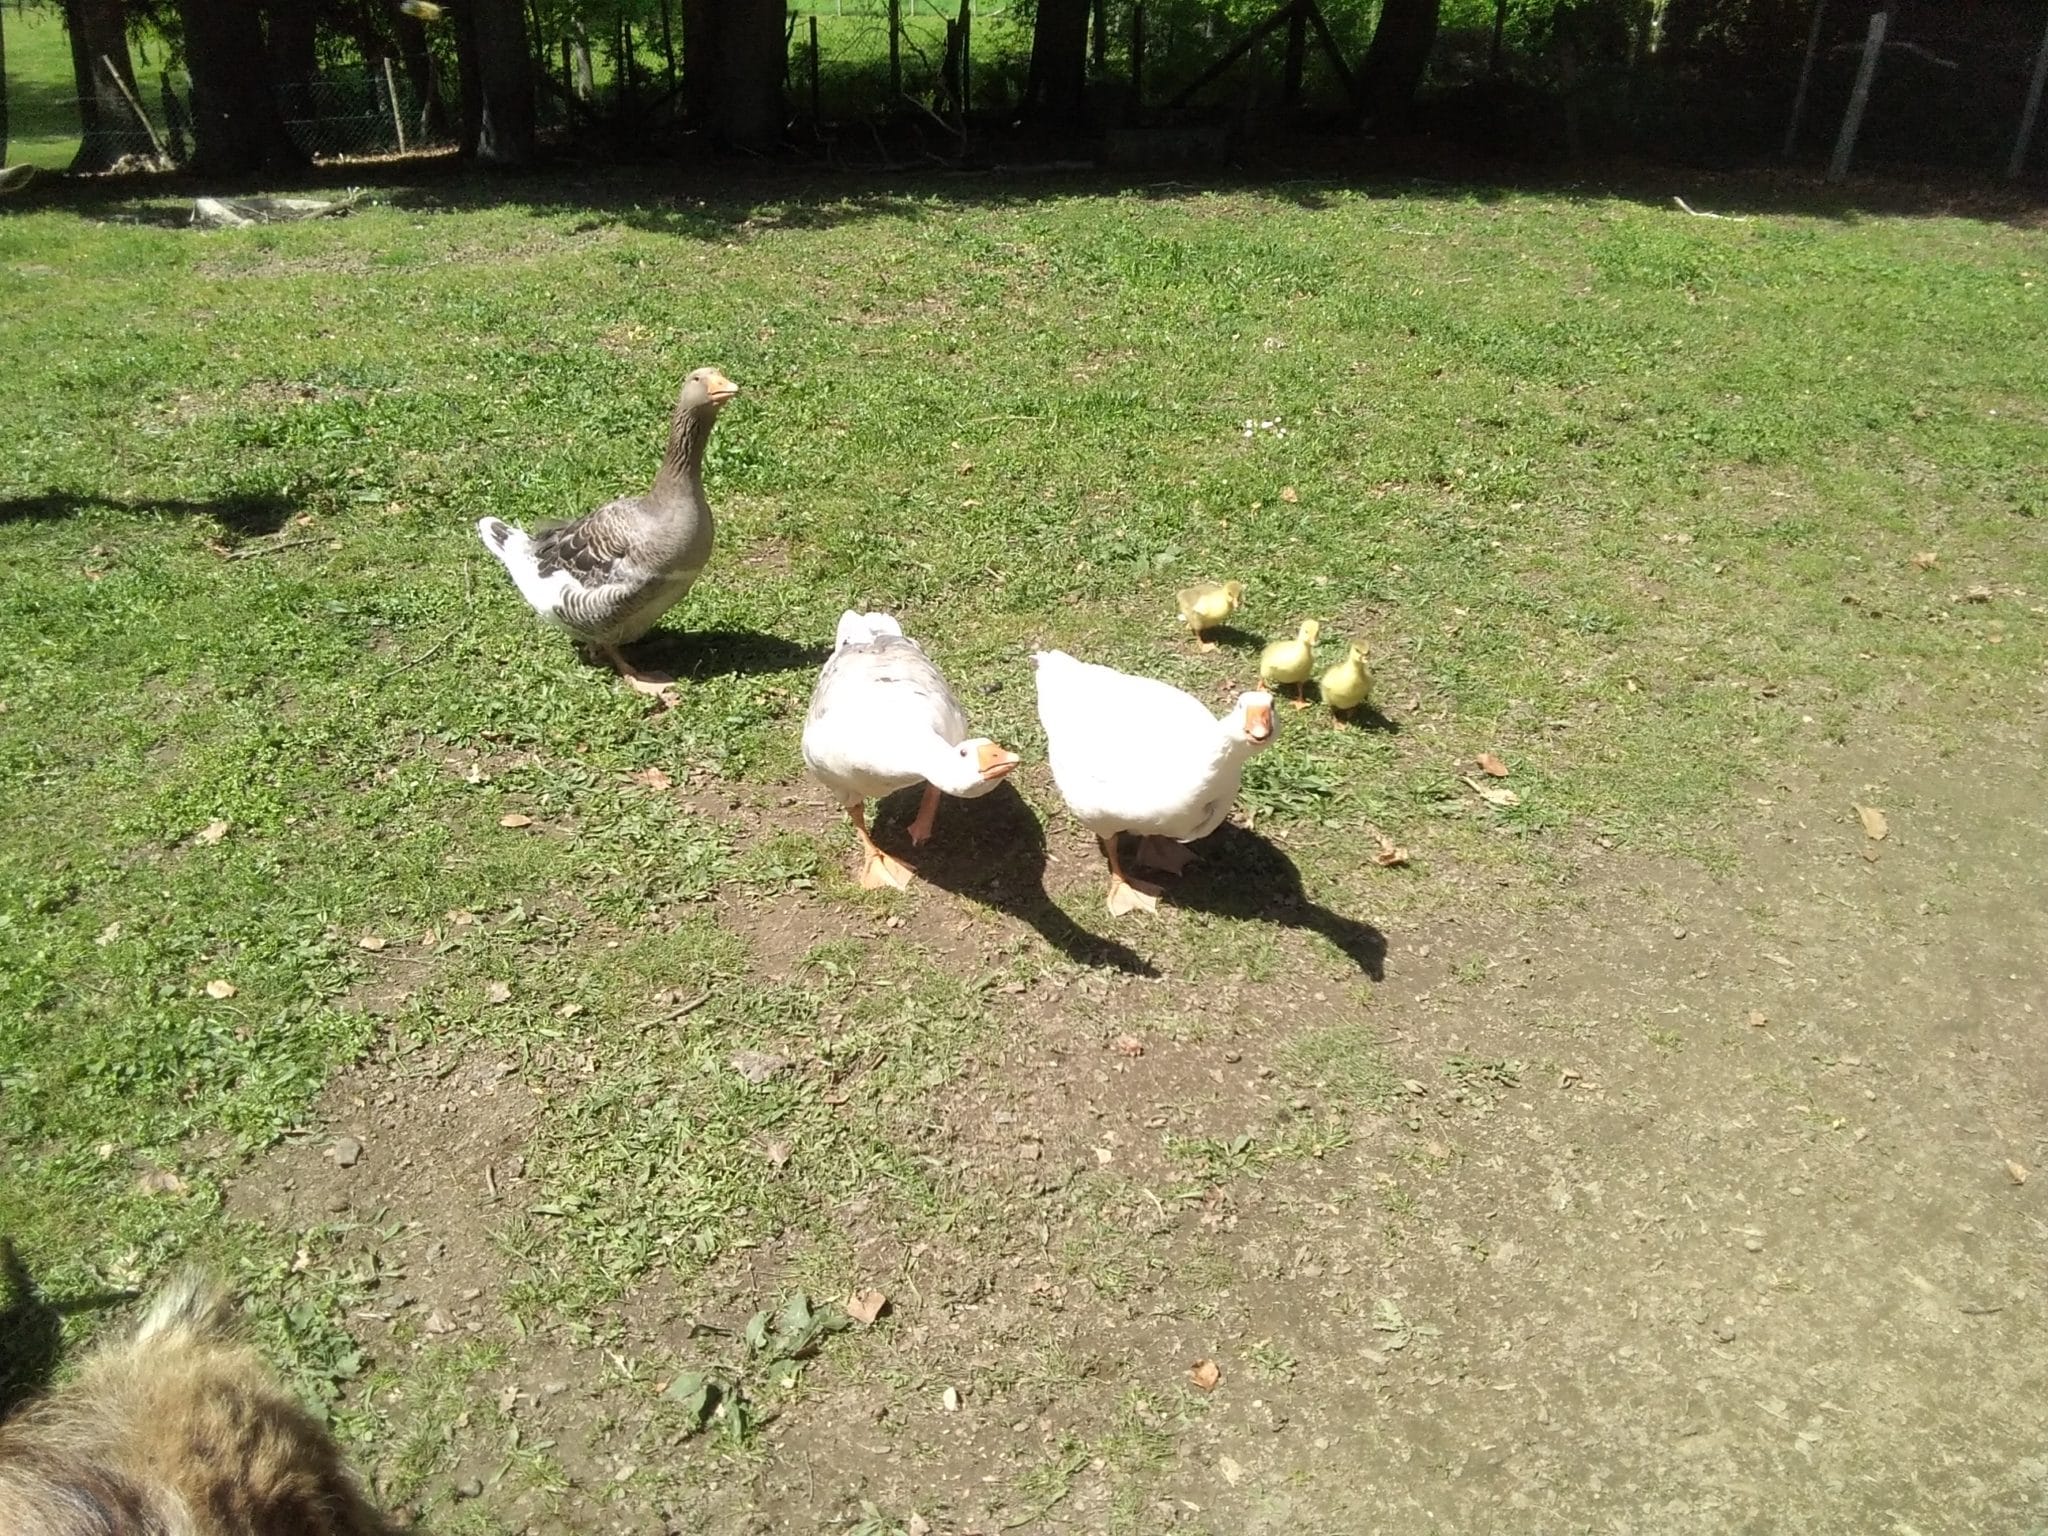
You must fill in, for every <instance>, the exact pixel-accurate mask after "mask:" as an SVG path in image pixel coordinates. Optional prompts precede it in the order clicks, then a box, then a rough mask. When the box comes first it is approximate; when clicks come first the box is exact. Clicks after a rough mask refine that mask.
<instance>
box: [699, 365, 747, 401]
mask: <svg viewBox="0 0 2048 1536" xmlns="http://www.w3.org/2000/svg"><path fill="white" fill-rule="evenodd" d="M704 392H705V393H706V394H708V395H709V396H710V397H711V403H712V404H713V405H723V404H725V402H726V401H728V400H730V399H731V398H732V397H733V396H734V395H736V394H738V393H739V392H740V387H739V385H737V384H735V383H733V381H732V380H731V379H728V378H727V377H726V376H725V375H724V374H722V373H714V374H712V375H711V377H710V378H709V379H707V380H706V381H705V384H704Z"/></svg>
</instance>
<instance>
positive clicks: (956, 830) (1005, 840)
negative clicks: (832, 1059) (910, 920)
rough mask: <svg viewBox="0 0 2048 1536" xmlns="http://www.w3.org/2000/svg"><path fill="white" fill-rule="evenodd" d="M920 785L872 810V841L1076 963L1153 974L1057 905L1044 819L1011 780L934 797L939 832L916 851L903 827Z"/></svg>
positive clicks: (911, 813) (914, 808)
mask: <svg viewBox="0 0 2048 1536" xmlns="http://www.w3.org/2000/svg"><path fill="white" fill-rule="evenodd" d="M923 793H924V789H923V786H922V785H913V786H912V787H911V788H909V789H904V790H898V791H897V792H896V793H895V794H893V795H891V796H889V797H888V798H887V799H886V800H883V801H881V802H880V803H879V804H878V805H877V806H876V807H875V816H874V826H875V830H876V833H877V840H878V841H880V842H882V843H883V844H884V845H885V846H887V847H888V849H889V851H890V852H891V853H894V854H895V855H896V856H897V857H898V858H900V859H902V860H903V861H904V862H905V863H906V864H908V865H910V867H911V868H912V869H914V870H916V871H917V873H918V878H920V879H922V880H928V881H930V882H931V883H932V884H933V885H936V886H938V887H939V888H940V889H941V890H947V891H951V892H952V893H953V894H954V895H956V896H964V897H966V898H967V899H968V900H969V901H978V902H980V903H981V904H982V905H983V906H986V907H993V908H995V909H996V910H997V911H998V912H1006V913H1008V914H1009V915H1010V916H1012V917H1014V918H1016V919H1017V920H1018V921H1019V922H1021V923H1025V924H1027V925H1029V926H1030V927H1031V928H1033V929H1034V930H1036V931H1037V933H1038V935H1039V937H1041V938H1043V939H1044V940H1045V942H1046V943H1048V944H1050V945H1051V946H1052V947H1053V948H1054V949H1056V950H1058V951H1059V952H1060V953H1061V954H1063V955H1065V956H1066V957H1067V958H1068V959H1069V960H1072V961H1073V962H1075V963H1076V964H1077V965H1091V966H1106V967H1108V968H1110V969H1112V970H1118V971H1123V972H1125V973H1127V974H1129V975H1133V976H1157V975H1158V974H1159V972H1158V971H1157V970H1156V969H1155V968H1154V967H1153V965H1152V963H1151V962H1150V961H1148V960H1146V959H1145V958H1144V957H1143V956H1142V955H1140V954H1138V953H1137V952H1136V951H1135V950H1133V949H1131V948H1130V947H1128V946H1127V945H1124V944H1121V943H1119V942H1117V941H1116V940H1115V939H1109V938H1104V937H1103V936H1102V935H1100V934H1096V933H1090V932H1089V931H1088V930H1087V929H1086V928H1083V927H1082V926H1081V925H1080V924H1079V923H1077V922H1075V921H1074V920H1073V919H1072V918H1071V917H1069V916H1067V914H1066V913H1065V912H1063V911H1061V910H1060V908H1059V904H1058V903H1056V902H1055V901H1054V900H1053V899H1052V897H1051V896H1049V895H1048V894H1046V889H1045V870H1046V852H1045V823H1043V822H1042V821H1040V820H1039V819H1038V813H1037V812H1036V811H1034V810H1032V809H1031V807H1030V806H1028V805H1026V804H1025V803H1024V797H1023V796H1022V795H1020V794H1018V793H1017V790H1016V786H1015V785H1012V784H1007V783H1005V784H998V785H997V786H996V787H995V789H994V790H992V791H991V792H989V793H988V794H986V795H983V796H982V797H981V798H980V799H979V800H955V799H951V798H945V799H942V800H940V802H939V819H938V826H937V830H935V831H934V832H933V834H932V840H931V841H930V842H929V843H926V844H925V845H924V847H922V848H912V847H910V846H909V844H910V839H909V838H908V837H907V836H906V835H905V833H904V830H903V829H904V826H905V824H907V823H908V822H909V820H910V819H911V817H913V816H915V815H916V814H917V803H918V800H919V798H920V797H921V796H922V795H923Z"/></svg>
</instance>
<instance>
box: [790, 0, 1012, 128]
mask: <svg viewBox="0 0 2048 1536" xmlns="http://www.w3.org/2000/svg"><path fill="white" fill-rule="evenodd" d="M1030 56H1031V35H1030V28H1029V22H1028V19H1026V18H1023V17H1021V16H1020V15H1019V13H1018V11H1017V8H1016V6H1015V5H1014V4H1011V3H1007V0H977V3H974V4H972V5H963V4H961V3H960V0H951V3H948V0H793V3H792V4H791V7H790V12H789V94H790V100H791V106H792V107H793V108H794V109H795V111H796V113H797V115H798V116H799V117H803V118H807V119H810V120H812V121H828V122H829V121H843V120H846V119H851V118H861V117H871V116H879V115H888V114H891V113H897V112H903V111H913V112H914V111H916V110H918V109H919V108H922V109H924V110H926V111H929V112H932V113H935V114H936V115H938V116H940V117H942V118H946V119H948V120H951V119H955V118H958V117H960V116H963V115H964V114H965V113H967V112H969V111H991V112H999V111H1002V110H1003V109H1005V108H1007V107H1012V106H1015V105H1016V104H1017V102H1018V101H1020V100H1021V99H1022V97H1023V94H1024V79H1025V74H1026V72H1027V70H1028V67H1029V62H1030Z"/></svg>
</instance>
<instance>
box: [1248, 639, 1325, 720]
mask: <svg viewBox="0 0 2048 1536" xmlns="http://www.w3.org/2000/svg"><path fill="white" fill-rule="evenodd" d="M1322 632H1323V626H1322V623H1321V621H1319V620H1316V619H1303V620H1302V621H1301V628H1300V630H1299V631H1298V632H1297V633H1296V634H1295V637H1294V638H1293V639H1292V640H1275V641H1274V642H1273V643H1272V644H1271V645H1269V646H1267V647H1266V648H1265V649H1264V650H1263V651H1261V652H1259V681H1260V682H1261V683H1263V684H1265V685H1266V686H1267V687H1268V688H1271V687H1273V686H1275V685H1276V684H1281V683H1292V684H1293V685H1294V707H1295V708H1296V709H1307V708H1308V699H1307V697H1306V696H1305V695H1304V694H1303V693H1302V691H1301V688H1302V684H1304V683H1306V682H1307V681H1308V680H1309V677H1310V676H1311V675H1312V674H1313V673H1314V672H1315V669H1316V636H1317V635H1320V634H1321V633H1322Z"/></svg>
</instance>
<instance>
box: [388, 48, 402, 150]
mask: <svg viewBox="0 0 2048 1536" xmlns="http://www.w3.org/2000/svg"><path fill="white" fill-rule="evenodd" d="M384 99H385V100H386V101H388V102H390V103H391V126H392V128H393V130H394V131H395V132H396V133H397V134H398V152H399V153H400V154H401V155H402V154H404V153H405V118H404V117H403V116H402V115H401V114H400V112H399V110H398V80H397V77H396V76H394V75H393V74H392V73H391V55H390V54H388V53H387V54H385V55H384Z"/></svg>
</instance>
